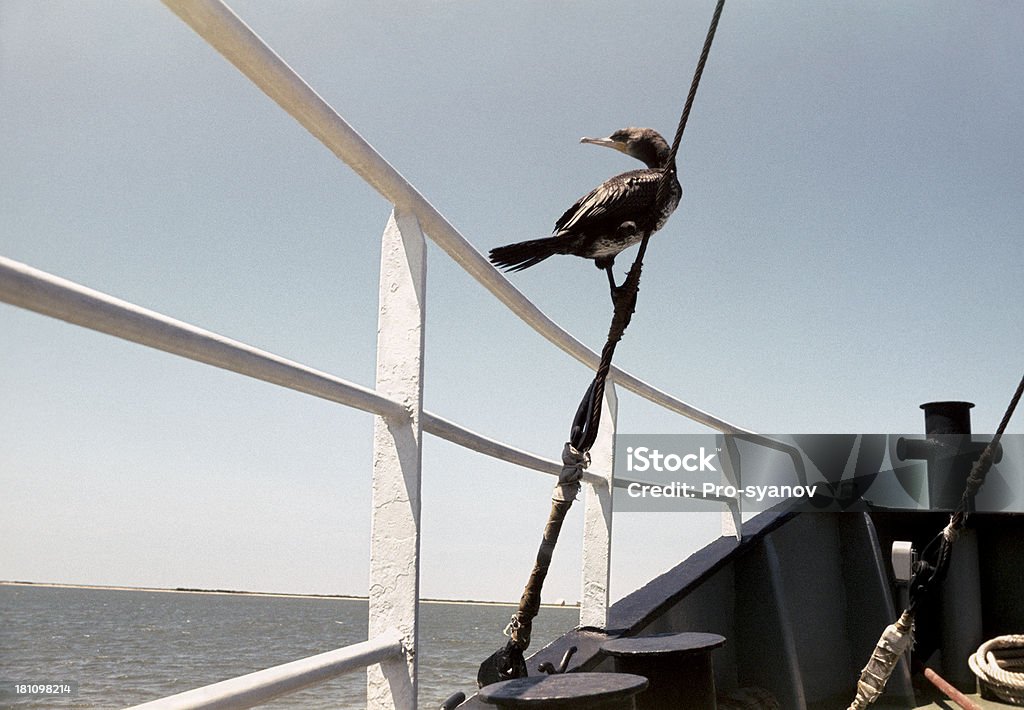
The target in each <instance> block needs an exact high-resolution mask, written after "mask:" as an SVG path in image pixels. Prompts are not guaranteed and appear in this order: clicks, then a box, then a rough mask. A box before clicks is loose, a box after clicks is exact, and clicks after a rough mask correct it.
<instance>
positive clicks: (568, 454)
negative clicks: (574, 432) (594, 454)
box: [551, 441, 590, 501]
mask: <svg viewBox="0 0 1024 710" xmlns="http://www.w3.org/2000/svg"><path fill="white" fill-rule="evenodd" d="M588 466H590V452H589V451H579V450H577V449H576V447H575V446H573V445H572V442H569V441H567V442H565V446H564V447H563V448H562V472H561V473H560V474H558V483H557V484H556V485H555V490H554V493H552V495H551V499H552V500H555V501H566V500H576V496H577V495H579V492H580V481H582V480H583V472H584V471H586V470H587V467H588Z"/></svg>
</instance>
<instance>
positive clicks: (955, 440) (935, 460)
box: [896, 402, 1002, 511]
mask: <svg viewBox="0 0 1024 710" xmlns="http://www.w3.org/2000/svg"><path fill="white" fill-rule="evenodd" d="M973 406H974V404H972V403H971V402H926V403H924V404H922V405H921V409H923V410H924V429H925V436H926V437H927V438H925V439H904V438H902V437H901V438H900V439H898V440H897V442H896V455H897V456H898V457H899V458H900V459H901V460H904V461H906V460H909V459H918V460H922V461H926V462H927V463H928V507H929V509H931V510H948V511H952V510H955V509H956V507H957V506H958V505H959V504H960V498H961V496H963V494H964V487H965V486H966V485H967V476H968V475H970V473H971V465H972V464H973V463H974V461H975V459H977V458H978V456H980V455H981V452H982V451H983V450H984V449H985V445H986V444H987V442H984V441H971V408H972V407H973ZM1001 454H1002V452H1001V451H997V452H996V458H995V461H996V462H998V461H999V459H1000V458H1001Z"/></svg>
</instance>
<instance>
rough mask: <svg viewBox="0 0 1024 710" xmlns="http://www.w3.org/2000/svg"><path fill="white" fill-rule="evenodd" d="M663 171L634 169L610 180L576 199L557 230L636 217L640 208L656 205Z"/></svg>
mask: <svg viewBox="0 0 1024 710" xmlns="http://www.w3.org/2000/svg"><path fill="white" fill-rule="evenodd" d="M660 180H661V171H660V170H631V171H629V172H628V173H622V174H621V175H616V176H615V177H613V178H610V179H608V180H606V181H605V182H604V183H602V184H601V185H599V186H598V187H596V188H594V189H593V190H591V191H590V192H589V193H587V194H586V195H584V196H583V197H581V198H580V199H579V200H577V201H576V204H574V205H573V206H572V207H570V208H569V209H567V210H566V211H565V214H563V215H562V216H561V217H559V218H558V221H557V222H555V231H556V232H563V231H572V230H574V229H579V228H583V227H584V226H585V225H586V224H587V223H592V222H603V221H605V220H608V221H614V220H615V217H616V216H617V215H619V214H621V215H622V216H623V218H624V219H630V218H632V217H634V216H635V215H636V213H637V211H638V210H640V211H642V210H643V209H644V208H645V207H647V206H652V205H653V204H654V202H655V198H656V196H657V194H658V182H659V181H660Z"/></svg>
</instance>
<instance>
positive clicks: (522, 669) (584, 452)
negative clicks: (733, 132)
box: [477, 0, 725, 687]
mask: <svg viewBox="0 0 1024 710" xmlns="http://www.w3.org/2000/svg"><path fill="white" fill-rule="evenodd" d="M724 6H725V0H718V4H717V5H716V6H715V11H714V14H713V15H712V17H711V25H710V27H709V28H708V33H707V37H706V38H705V40H704V47H703V49H702V50H701V54H700V58H699V59H698V61H697V67H696V70H695V71H694V74H693V80H692V81H691V82H690V91H689V93H688V94H687V96H686V103H685V105H684V107H683V113H682V115H681V116H680V118H679V125H678V127H677V128H676V135H675V139H674V141H673V143H672V148H671V158H670V160H669V162H668V165H669V166H672V167H669V168H667V169H666V170H665V171H664V173H663V174H662V178H661V182H660V183H659V184H658V200H657V202H661V198H662V197H663V191H664V190H667V189H669V188H668V186H669V184H670V183H671V180H672V177H673V173H674V172H675V167H674V165H675V157H676V153H677V152H678V150H679V144H680V141H681V140H682V137H683V130H685V128H686V122H687V120H688V119H689V116H690V110H691V109H692V107H693V101H694V98H695V97H696V95H697V86H698V85H699V84H700V79H701V75H702V74H703V73H704V65H705V64H706V63H707V59H708V54H709V52H710V51H711V42H712V41H713V40H714V37H715V32H716V30H717V29H718V20H719V18H720V17H721V15H722V8H723V7H724ZM650 237H651V234H650V232H647V233H645V234H644V235H643V238H642V239H641V241H640V247H639V249H638V250H637V254H636V258H635V259H634V260H633V265H632V266H631V267H630V269H629V273H628V274H627V275H626V280H625V281H623V283H622V285H621V286H620V287H619V289H618V291H617V295H616V296H615V298H614V303H615V312H614V314H613V316H612V321H611V326H610V327H609V329H608V338H607V340H606V341H605V344H604V348H602V350H601V361H600V363H599V364H598V367H597V370H596V372H595V373H594V379H593V381H592V382H591V383H590V386H589V387H588V388H587V392H586V394H584V396H583V399H582V401H581V402H580V405H579V407H578V408H577V410H576V415H575V417H573V422H572V426H571V429H570V434H569V441H568V442H566V444H565V447H564V448H563V450H562V463H563V466H562V473H561V475H560V476H559V478H558V484H557V485H556V486H555V491H554V494H553V495H552V505H551V512H550V514H549V515H548V521H547V524H546V525H545V526H544V535H543V537H542V539H541V544H540V548H539V549H538V551H537V559H536V562H535V564H534V567H533V571H532V572H531V573H530V578H529V580H528V581H527V583H526V588H525V589H524V590H523V595H522V597H521V598H520V600H519V609H518V610H517V611H516V613H515V614H514V615H513V616H512V619H511V620H510V621H509V624H508V626H507V627H506V629H505V634H506V635H507V636H508V637H509V640H508V642H507V643H506V645H505V646H504V648H501V649H499V650H498V651H497V652H495V653H494V654H492V655H491V656H490V657H489V658H488V659H487V660H485V661H484V662H483V663H482V664H481V665H480V670H479V671H478V673H477V683H478V684H479V685H480V686H481V687H483V686H484V685H488V684H490V683H494V682H497V681H500V680H507V679H510V678H522V677H524V676H526V675H527V669H526V662H525V660H524V657H523V652H524V651H525V650H526V648H527V647H528V646H529V645H530V634H531V631H532V628H533V619H534V618H535V617H536V616H537V613H538V611H540V594H541V589H542V587H543V585H544V579H545V577H546V576H547V572H548V568H549V567H550V565H551V557H552V554H553V553H554V549H555V544H556V543H557V542H558V535H559V532H560V531H561V529H562V522H563V521H564V520H565V516H566V514H567V513H568V512H569V508H570V507H571V506H572V503H573V500H575V498H576V496H577V494H578V493H579V490H580V481H581V480H582V478H583V471H584V470H586V468H587V466H588V465H589V463H590V453H589V452H590V448H591V447H592V446H593V445H594V441H595V440H596V439H597V432H598V428H599V427H600V423H601V409H602V403H603V401H604V392H605V382H606V380H607V378H608V372H609V371H610V370H611V366H612V356H613V355H614V354H615V346H616V345H618V343H619V341H620V340H622V336H623V334H624V333H625V332H626V328H627V327H628V326H629V323H630V320H632V317H633V313H634V311H635V310H636V298H637V293H638V291H639V288H640V272H641V271H642V270H643V259H644V254H645V253H646V252H647V243H648V241H649V240H650Z"/></svg>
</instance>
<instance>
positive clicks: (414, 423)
mask: <svg viewBox="0 0 1024 710" xmlns="http://www.w3.org/2000/svg"><path fill="white" fill-rule="evenodd" d="M425 286H426V244H425V242H424V239H423V233H422V232H421V231H420V226H419V223H418V222H417V221H416V218H415V217H414V216H413V215H412V213H408V212H403V211H400V210H399V209H398V208H395V210H394V211H393V212H392V213H391V217H390V219H389V220H388V224H387V227H386V228H385V230H384V236H383V237H382V239H381V260H380V314H379V320H378V329H377V384H376V390H377V392H379V393H381V394H383V395H384V396H386V397H389V398H391V399H394V400H397V401H399V402H401V403H402V404H403V405H404V406H405V407H406V408H407V409H408V412H409V416H408V417H403V418H396V417H380V416H378V417H376V419H375V421H374V429H373V500H372V507H373V510H372V519H371V523H370V589H369V597H370V600H369V612H370V618H369V636H370V638H374V637H376V636H377V635H378V634H380V633H382V632H384V631H385V630H386V629H389V628H395V629H397V630H398V631H399V632H400V633H401V634H402V638H403V643H404V646H405V648H406V655H405V657H404V658H400V659H398V660H392V661H385V662H383V663H381V664H380V665H379V666H370V667H369V668H368V669H367V691H366V696H367V697H366V700H367V708H369V709H370V710H415V708H416V686H417V681H416V653H415V652H416V648H417V643H418V631H419V629H418V599H419V584H420V563H419V552H420V467H421V459H422V428H421V416H422V412H423V404H422V395H423V322H424V298H425Z"/></svg>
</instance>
